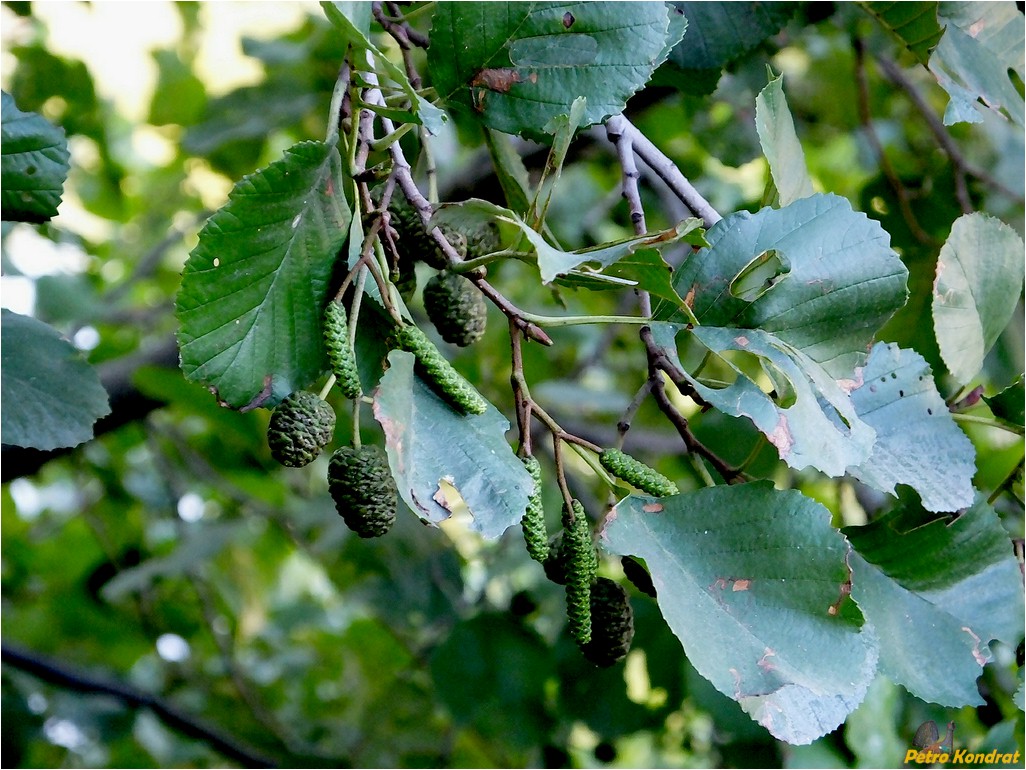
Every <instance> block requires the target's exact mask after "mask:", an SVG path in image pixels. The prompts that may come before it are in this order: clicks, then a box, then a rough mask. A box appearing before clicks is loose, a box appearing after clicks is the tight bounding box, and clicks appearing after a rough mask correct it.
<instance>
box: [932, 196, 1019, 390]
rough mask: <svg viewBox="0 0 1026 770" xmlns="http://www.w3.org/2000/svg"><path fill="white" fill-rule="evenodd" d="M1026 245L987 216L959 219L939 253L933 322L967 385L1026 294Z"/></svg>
mask: <svg viewBox="0 0 1026 770" xmlns="http://www.w3.org/2000/svg"><path fill="white" fill-rule="evenodd" d="M1022 254H1023V243H1022V239H1021V238H1020V237H1019V234H1018V233H1016V232H1015V230H1013V229H1012V228H1011V227H1009V226H1008V225H1006V224H1005V223H1004V222H1001V221H1000V220H998V219H994V218H993V217H988V216H987V215H985V214H980V213H974V214H965V215H963V216H961V217H959V218H958V219H956V220H955V223H954V224H953V225H952V227H951V235H949V236H948V239H947V241H945V242H944V245H943V246H942V247H941V251H940V255H939V256H938V257H937V277H936V279H935V281H934V284H933V325H934V331H935V333H936V334H937V344H938V345H939V346H940V352H941V358H943V359H944V364H945V365H946V366H947V367H948V371H949V372H951V375H952V376H953V377H954V378H955V379H956V380H958V382H960V383H961V384H963V385H964V384H966V383H968V382H969V381H970V380H972V378H973V377H975V376H976V374H977V373H978V372H979V371H980V369H981V368H982V366H983V359H984V357H985V356H986V355H987V352H988V351H989V350H990V349H991V347H993V345H994V343H995V342H996V341H997V338H998V337H999V336H1000V335H1001V332H1002V331H1003V330H1004V328H1005V326H1006V325H1007V324H1008V322H1009V321H1010V320H1011V319H1012V315H1013V314H1014V313H1015V306H1016V303H1018V301H1019V295H1020V294H1021V293H1022V281H1023V259H1022Z"/></svg>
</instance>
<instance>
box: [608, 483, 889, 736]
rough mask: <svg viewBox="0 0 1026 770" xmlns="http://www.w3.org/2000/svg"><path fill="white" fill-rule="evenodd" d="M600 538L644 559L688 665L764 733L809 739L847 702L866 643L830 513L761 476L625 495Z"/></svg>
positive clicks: (871, 660) (858, 684)
mask: <svg viewBox="0 0 1026 770" xmlns="http://www.w3.org/2000/svg"><path fill="white" fill-rule="evenodd" d="M601 544H602V545H603V546H604V547H606V548H607V549H608V550H611V551H613V552H614V553H617V554H620V555H631V556H635V557H640V558H642V559H644V560H645V563H646V565H647V566H648V569H649V571H650V572H651V575H652V581H653V583H654V584H655V587H656V591H657V596H658V602H659V609H660V610H661V611H662V613H663V616H664V617H665V618H666V621H667V623H668V624H669V626H670V628H671V629H672V630H673V633H674V634H675V635H676V636H677V638H678V639H680V641H681V644H683V646H684V652H685V654H686V655H687V657H688V660H689V661H691V663H692V664H693V665H694V666H695V668H696V669H697V670H698V671H699V673H701V674H702V676H704V677H706V678H707V679H708V680H709V681H710V682H712V684H713V685H714V686H715V687H716V689H717V690H719V691H720V692H722V693H723V694H725V695H727V696H729V697H731V698H733V699H734V700H736V701H737V702H738V703H739V704H740V705H741V707H742V708H743V709H744V710H745V711H746V712H747V713H748V714H749V715H750V716H751V717H752V718H753V719H755V720H756V721H758V722H759V723H760V724H762V725H763V726H764V727H766V728H767V729H768V730H769V731H770V732H771V733H773V735H775V736H776V737H777V738H780V739H781V740H785V741H787V742H789V743H809V742H811V741H813V740H815V739H816V738H818V737H819V736H821V735H824V734H825V733H827V732H829V731H830V730H833V729H834V728H835V727H836V726H837V725H838V724H840V723H841V722H843V721H844V719H845V717H846V716H847V715H848V714H849V713H851V711H852V710H853V709H854V708H855V707H856V706H857V705H858V704H859V702H860V701H861V700H862V697H863V696H864V695H865V693H866V690H867V688H868V687H869V683H870V682H871V681H872V679H873V675H874V674H875V671H876V642H875V639H874V638H873V637H872V634H871V633H867V631H866V629H864V628H863V627H862V620H861V616H860V614H859V612H858V610H857V609H856V608H855V607H854V604H853V603H852V602H851V601H850V600H849V599H847V598H846V597H847V591H848V588H849V582H848V579H849V572H848V568H847V566H846V563H845V559H846V555H847V553H848V546H847V543H846V542H845V540H844V538H843V537H842V536H841V535H840V533H838V532H837V530H836V529H834V528H833V527H832V526H831V525H830V514H829V512H828V511H827V510H826V509H825V508H824V507H823V506H821V505H820V504H819V503H816V502H814V501H812V500H810V499H808V498H806V497H803V496H802V495H801V494H800V493H798V492H796V491H778V490H775V489H774V488H773V485H772V484H771V483H769V482H759V483H755V484H744V485H738V486H717V487H710V488H707V489H702V490H699V491H698V492H692V493H688V494H682V495H676V496H674V497H666V498H662V499H659V500H655V499H653V498H648V497H640V496H633V495H632V496H631V497H628V498H626V499H625V500H622V501H621V502H620V503H619V504H618V505H617V506H616V508H614V509H613V511H612V512H611V513H610V514H609V516H608V517H607V518H606V521H605V525H604V528H603V530H602V535H601Z"/></svg>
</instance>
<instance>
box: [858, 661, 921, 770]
mask: <svg viewBox="0 0 1026 770" xmlns="http://www.w3.org/2000/svg"><path fill="white" fill-rule="evenodd" d="M901 710H902V692H901V688H900V687H898V686H897V685H896V684H894V683H892V682H891V681H890V680H888V679H887V677H885V676H880V675H877V677H876V679H874V680H873V684H872V685H870V687H869V692H867V693H866V699H865V700H864V701H862V703H861V704H860V705H859V707H858V708H857V709H855V710H854V711H853V712H852V713H851V716H849V717H848V719H847V720H845V723H844V742H845V744H846V745H847V746H848V748H849V749H850V750H851V752H852V754H854V755H855V757H856V758H857V759H858V765H856V766H857V767H886V766H888V765H890V764H892V763H893V762H894V757H901V756H904V755H905V751H907V750H908V748H909V745H908V741H907V739H903V738H902V736H901V735H900V733H899V732H898V725H899V724H901V722H900V714H901ZM843 766H844V767H848V764H847V763H845V764H844V765H843Z"/></svg>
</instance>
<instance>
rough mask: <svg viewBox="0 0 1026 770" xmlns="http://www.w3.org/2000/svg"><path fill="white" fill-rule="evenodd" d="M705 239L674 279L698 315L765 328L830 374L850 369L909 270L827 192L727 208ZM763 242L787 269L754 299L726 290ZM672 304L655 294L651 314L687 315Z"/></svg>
mask: <svg viewBox="0 0 1026 770" xmlns="http://www.w3.org/2000/svg"><path fill="white" fill-rule="evenodd" d="M706 240H707V241H708V243H709V247H708V248H706V249H702V250H701V251H699V252H698V253H696V254H692V255H691V256H690V257H688V259H687V260H686V261H685V262H684V264H683V265H681V267H680V268H679V269H678V270H677V273H676V277H675V280H674V288H675V289H676V290H677V294H679V295H680V296H681V297H685V298H688V297H690V298H691V302H690V305H691V309H692V310H693V311H694V314H695V317H696V318H697V319H698V320H699V322H701V323H702V324H704V325H708V326H723V327H739V328H745V329H756V328H758V329H762V330H763V331H766V332H771V333H773V334H774V335H775V336H776V337H778V338H779V339H780V340H782V341H783V342H786V343H788V344H789V345H791V346H793V347H794V348H797V349H798V350H801V351H802V352H803V353H804V354H805V355H807V356H808V357H809V358H811V359H812V360H813V361H816V362H817V363H819V364H821V365H822V366H823V368H824V369H825V370H826V371H827V372H828V373H830V374H831V375H832V376H834V377H849V376H851V373H852V371H853V369H854V368H855V367H856V366H858V365H859V364H861V363H862V362H863V361H864V360H865V358H866V351H868V350H869V346H870V345H871V344H872V342H873V335H874V334H875V333H876V331H877V329H879V328H880V326H882V325H883V323H884V322H885V321H886V320H887V319H888V318H890V316H891V315H892V314H893V313H894V311H896V310H897V309H898V308H900V307H901V306H902V305H903V304H905V299H906V296H907V290H906V288H905V282H906V279H907V277H908V271H907V270H906V269H905V266H904V265H903V264H902V263H901V260H900V259H899V258H898V255H897V254H895V253H894V251H893V250H892V249H891V247H890V237H889V236H888V235H887V233H886V232H885V231H884V230H883V229H882V228H881V227H880V225H879V223H877V222H874V221H873V220H871V219H869V218H868V217H866V215H865V214H861V213H858V212H855V211H853V210H852V208H851V204H849V203H848V201H846V200H845V199H844V198H840V197H838V196H836V195H822V194H817V195H813V196H811V197H808V198H802V199H801V200H797V201H795V202H794V203H792V204H790V205H789V206H785V207H784V208H781V209H763V210H762V211H759V212H757V213H755V214H750V213H748V212H746V211H742V212H739V213H737V214H733V215H731V216H729V217H726V218H724V219H722V220H720V221H719V222H718V223H717V224H716V225H714V226H713V227H712V228H711V229H710V230H709V231H708V232H707V233H706ZM769 250H772V251H775V252H776V253H777V259H778V261H779V262H780V264H781V268H783V267H785V266H786V268H787V272H786V274H784V273H783V269H782V270H781V273H780V275H778V276H777V277H776V280H774V281H773V283H772V285H770V286H767V290H766V291H764V292H762V293H759V294H758V295H757V296H756V297H755V298H754V299H750V298H747V297H746V296H744V295H742V296H735V295H734V294H732V293H731V292H730V291H729V290H728V289H729V287H730V286H731V285H732V284H733V283H734V282H735V281H736V280H737V278H738V276H739V275H741V274H742V273H744V271H746V270H748V269H750V265H751V264H752V262H753V260H755V259H756V258H757V257H759V255H761V254H764V253H765V252H767V251H769ZM672 311H673V308H672V307H671V306H669V305H668V304H665V303H664V304H663V305H661V306H660V307H659V308H657V310H656V317H657V318H659V319H661V320H673V321H680V322H682V323H683V322H687V320H688V319H687V318H686V317H684V316H683V315H681V314H679V313H676V314H675V313H674V312H672Z"/></svg>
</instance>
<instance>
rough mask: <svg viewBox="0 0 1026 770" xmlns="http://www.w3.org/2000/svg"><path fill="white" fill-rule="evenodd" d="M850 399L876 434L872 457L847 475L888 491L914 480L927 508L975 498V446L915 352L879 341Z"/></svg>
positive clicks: (958, 504)
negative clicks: (953, 415)
mask: <svg viewBox="0 0 1026 770" xmlns="http://www.w3.org/2000/svg"><path fill="white" fill-rule="evenodd" d="M859 380H860V383H859V385H858V387H856V388H855V389H853V390H852V392H851V400H852V403H853V404H854V406H855V411H856V412H857V413H858V415H859V417H860V418H861V419H862V420H863V421H865V422H866V423H868V424H869V425H870V426H871V427H872V428H873V429H874V430H875V431H876V443H875V444H874V445H873V453H872V454H871V455H870V457H869V459H868V460H866V461H865V462H863V463H861V464H860V465H858V466H857V467H853V468H849V469H848V472H849V473H851V475H853V476H855V478H857V479H859V480H860V481H862V482H864V483H866V484H869V485H870V486H873V487H875V488H876V489H879V490H882V491H884V492H890V493H892V494H893V493H894V486H895V484H908V485H909V486H911V487H912V488H913V489H915V490H916V492H918V493H919V496H920V498H922V501H923V507H925V508H926V509H927V510H928V511H955V510H958V509H959V508H964V507H966V506H967V505H971V504H972V501H973V474H974V473H975V472H976V464H975V462H974V458H975V455H976V450H975V449H974V448H973V445H972V442H971V441H970V440H969V438H968V437H967V436H966V435H965V434H964V433H963V432H962V431H961V430H960V429H959V427H958V426H957V425H956V424H955V421H954V419H952V417H951V413H950V412H949V411H948V407H947V405H946V404H945V403H944V399H943V398H941V396H940V394H939V393H938V392H937V386H936V385H935V384H934V381H933V376H932V375H931V373H930V366H929V364H927V363H926V361H925V360H924V359H923V357H922V356H920V355H919V354H918V353H916V352H915V351H914V350H902V349H901V348H899V347H898V346H897V345H894V344H886V343H883V342H878V343H876V345H874V346H873V350H872V351H871V352H870V354H869V360H868V361H867V362H866V365H865V367H864V368H862V370H861V376H860V377H859Z"/></svg>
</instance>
